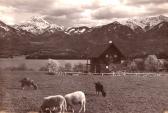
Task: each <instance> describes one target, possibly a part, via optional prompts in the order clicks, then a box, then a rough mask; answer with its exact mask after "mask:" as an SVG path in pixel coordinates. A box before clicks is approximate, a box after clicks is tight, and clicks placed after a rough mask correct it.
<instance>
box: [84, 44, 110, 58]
mask: <svg viewBox="0 0 168 113" xmlns="http://www.w3.org/2000/svg"><path fill="white" fill-rule="evenodd" d="M109 47H110V44H103V45H91V46H90V47H88V48H87V53H86V55H87V56H88V57H89V58H97V57H99V56H100V55H102V54H103V52H104V51H106V50H107V49H108V48H109Z"/></svg>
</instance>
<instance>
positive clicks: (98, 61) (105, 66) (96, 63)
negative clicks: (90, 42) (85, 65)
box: [88, 43, 125, 73]
mask: <svg viewBox="0 0 168 113" xmlns="http://www.w3.org/2000/svg"><path fill="white" fill-rule="evenodd" d="M88 59H89V60H90V71H91V72H94V73H100V72H108V71H109V64H110V63H121V60H122V59H125V56H124V55H123V53H121V51H120V50H119V49H118V48H117V47H116V46H115V44H114V43H108V44H103V45H94V46H93V47H91V48H90V49H88Z"/></svg>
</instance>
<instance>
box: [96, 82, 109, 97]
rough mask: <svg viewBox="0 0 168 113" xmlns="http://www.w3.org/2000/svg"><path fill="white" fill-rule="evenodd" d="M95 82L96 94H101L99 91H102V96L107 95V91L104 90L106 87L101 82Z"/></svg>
mask: <svg viewBox="0 0 168 113" xmlns="http://www.w3.org/2000/svg"><path fill="white" fill-rule="evenodd" d="M94 84H95V89H96V94H97V95H99V92H101V93H102V96H103V97H105V96H106V92H105V91H104V87H103V85H102V84H101V83H100V82H96V83H94Z"/></svg>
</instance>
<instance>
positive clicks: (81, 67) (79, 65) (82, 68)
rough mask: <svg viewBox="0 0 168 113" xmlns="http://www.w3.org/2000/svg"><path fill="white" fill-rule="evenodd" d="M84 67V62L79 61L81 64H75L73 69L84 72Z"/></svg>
mask: <svg viewBox="0 0 168 113" xmlns="http://www.w3.org/2000/svg"><path fill="white" fill-rule="evenodd" d="M84 68H85V66H84V64H82V63H79V64H76V65H74V67H73V71H75V72H83V71H84Z"/></svg>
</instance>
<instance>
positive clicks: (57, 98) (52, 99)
mask: <svg viewBox="0 0 168 113" xmlns="http://www.w3.org/2000/svg"><path fill="white" fill-rule="evenodd" d="M66 110H67V104H66V100H65V98H64V97H63V96H62V95H54V96H48V97H44V101H43V103H42V105H41V107H40V111H39V112H40V113H55V112H60V113H64V112H65V111H66Z"/></svg>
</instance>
